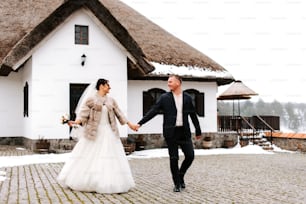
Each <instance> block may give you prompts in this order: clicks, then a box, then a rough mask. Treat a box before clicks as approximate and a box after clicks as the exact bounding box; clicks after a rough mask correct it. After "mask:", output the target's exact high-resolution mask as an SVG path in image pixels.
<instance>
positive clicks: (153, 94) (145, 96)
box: [142, 88, 166, 115]
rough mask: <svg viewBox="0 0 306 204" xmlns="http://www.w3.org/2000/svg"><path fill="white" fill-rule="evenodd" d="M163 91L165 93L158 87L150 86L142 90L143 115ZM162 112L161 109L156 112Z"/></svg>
mask: <svg viewBox="0 0 306 204" xmlns="http://www.w3.org/2000/svg"><path fill="white" fill-rule="evenodd" d="M163 93H166V91H165V90H163V89H160V88H152V89H149V90H147V91H143V92H142V105H143V106H142V114H143V115H145V114H146V113H147V112H148V111H149V110H150V109H151V107H152V106H153V105H154V104H155V103H156V102H157V100H158V99H159V97H160V96H161V95H162V94H163ZM162 113H163V112H162V110H160V111H159V113H158V114H162Z"/></svg>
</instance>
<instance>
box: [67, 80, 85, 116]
mask: <svg viewBox="0 0 306 204" xmlns="http://www.w3.org/2000/svg"><path fill="white" fill-rule="evenodd" d="M88 85H89V84H70V103H69V104H70V111H69V112H70V113H69V114H70V120H75V118H76V114H75V109H76V107H77V105H78V102H79V100H80V98H81V96H82V94H83V92H84V91H85V89H86V87H87V86H88Z"/></svg>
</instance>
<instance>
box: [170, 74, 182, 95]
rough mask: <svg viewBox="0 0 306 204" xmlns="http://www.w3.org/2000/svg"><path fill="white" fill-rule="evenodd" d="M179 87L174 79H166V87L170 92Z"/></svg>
mask: <svg viewBox="0 0 306 204" xmlns="http://www.w3.org/2000/svg"><path fill="white" fill-rule="evenodd" d="M180 85H181V83H180V81H179V80H178V79H177V78H176V77H174V76H171V77H169V78H168V87H169V89H170V90H171V91H175V90H176V89H177V88H178V87H179V86H180Z"/></svg>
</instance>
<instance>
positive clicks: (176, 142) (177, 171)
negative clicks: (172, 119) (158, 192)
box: [166, 127, 194, 185]
mask: <svg viewBox="0 0 306 204" xmlns="http://www.w3.org/2000/svg"><path fill="white" fill-rule="evenodd" d="M166 143H167V145H168V153H169V159H170V170H171V174H172V179H173V182H174V185H179V184H180V178H183V177H184V175H185V173H186V172H187V169H188V168H189V167H190V166H191V164H192V161H193V160H194V149H193V144H192V140H191V138H187V137H186V136H185V135H184V128H183V127H176V128H175V133H174V137H172V138H167V139H166ZM179 147H181V149H182V152H183V153H184V156H185V158H184V160H183V162H182V164H181V167H179Z"/></svg>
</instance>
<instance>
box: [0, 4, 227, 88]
mask: <svg viewBox="0 0 306 204" xmlns="http://www.w3.org/2000/svg"><path fill="white" fill-rule="evenodd" d="M29 4H30V5H29ZM24 7H25V8H24ZM81 8H85V9H88V10H90V11H91V12H92V13H93V14H94V15H95V16H96V18H97V19H99V21H101V23H103V24H104V25H105V27H106V28H107V29H108V30H109V31H110V33H112V35H113V36H114V37H115V38H116V39H117V40H118V41H119V42H120V43H121V44H122V46H124V48H125V49H126V50H127V51H128V52H129V53H130V54H131V56H133V59H129V60H128V67H129V77H130V78H131V76H132V78H133V77H134V78H137V77H145V76H147V75H146V74H148V73H150V72H151V71H153V70H154V66H153V64H152V63H159V64H165V65H174V66H189V67H190V66H195V67H198V68H201V69H204V70H209V71H212V72H227V71H226V70H225V69H224V68H223V67H222V66H220V65H219V64H217V63H216V62H215V61H213V60H212V59H210V58H209V57H207V56H206V55H204V54H203V53H201V52H199V51H198V50H196V49H194V48H193V47H191V46H190V45H188V44H187V43H185V42H183V41H181V40H179V39H178V38H176V37H175V36H173V35H172V34H170V33H168V32H167V31H165V30H164V29H162V28H161V27H159V26H158V25H156V24H154V23H153V22H151V21H150V20H148V19H147V18H146V17H144V16H142V15H141V14H139V13H138V12H136V11H135V10H134V9H132V8H130V7H129V6H127V5H126V4H124V3H122V2H120V1H118V0H66V1H63V0H52V1H43V2H42V1H39V0H31V1H19V0H4V7H1V8H0V17H1V19H2V15H5V16H10V17H11V19H10V18H6V19H5V20H6V25H1V26H2V27H4V29H3V30H1V31H0V32H1V34H2V33H3V32H6V33H7V31H8V30H10V29H11V30H12V31H14V32H11V33H10V34H6V35H4V36H3V35H2V37H1V35H0V40H1V42H4V43H1V45H0V46H1V47H0V48H1V53H0V62H1V64H0V75H2V76H7V75H8V74H9V73H10V72H11V71H13V70H15V69H16V68H18V66H19V65H20V63H19V64H18V62H20V60H21V59H22V58H24V57H25V56H26V55H27V54H28V53H29V52H30V51H31V50H32V49H33V48H34V47H35V46H36V45H37V44H38V43H39V42H41V41H42V40H43V39H44V38H45V37H46V36H47V35H48V34H49V33H50V32H52V31H53V30H54V29H56V27H57V26H59V25H60V24H61V23H62V22H63V21H64V20H65V19H67V18H68V17H69V16H70V15H71V14H72V13H73V12H75V11H77V10H78V9H81ZM19 9H21V10H22V9H24V13H25V16H26V17H25V18H22V17H19V16H18V17H16V16H15V12H13V11H14V10H19ZM33 11H35V12H34V13H35V18H33V19H31V14H32V15H34V13H33ZM37 11H39V12H37ZM0 23H1V24H5V23H4V22H0ZM18 25H23V27H20V26H18ZM1 38H3V39H1ZM203 78H205V77H202V80H203ZM210 80H211V77H210ZM216 81H217V82H218V84H226V83H230V82H232V81H233V77H232V76H231V75H228V76H227V77H223V78H219V79H218V77H216Z"/></svg>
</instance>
